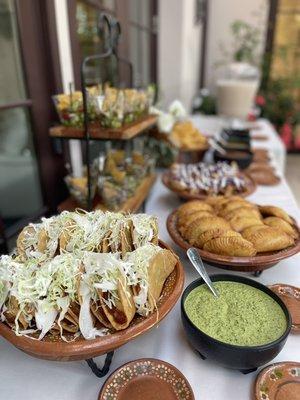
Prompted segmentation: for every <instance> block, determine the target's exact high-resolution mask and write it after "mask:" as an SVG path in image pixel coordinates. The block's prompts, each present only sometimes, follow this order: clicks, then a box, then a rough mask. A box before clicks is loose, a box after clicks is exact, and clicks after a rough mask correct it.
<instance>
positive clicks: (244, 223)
mask: <svg viewBox="0 0 300 400" xmlns="http://www.w3.org/2000/svg"><path fill="white" fill-rule="evenodd" d="M230 225H231V227H232V228H233V229H234V230H235V231H237V232H242V231H243V230H244V229H246V228H248V227H249V226H252V225H263V222H262V221H261V220H260V219H259V218H257V217H253V216H252V217H251V216H250V217H239V216H236V217H234V218H232V219H231V220H230Z"/></svg>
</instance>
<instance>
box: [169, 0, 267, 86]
mask: <svg viewBox="0 0 300 400" xmlns="http://www.w3.org/2000/svg"><path fill="white" fill-rule="evenodd" d="M163 1H164V0H163ZM208 4H209V20H208V32H207V40H208V42H207V54H206V69H205V77H206V79H205V83H206V86H207V87H209V88H210V89H213V86H214V85H213V83H214V79H215V74H216V67H215V63H217V62H219V61H220V59H222V51H221V46H223V47H226V48H228V49H230V48H231V44H232V37H231V34H230V24H231V23H232V22H233V21H234V20H236V19H242V20H244V21H246V22H248V23H251V24H253V25H255V26H259V27H261V29H262V33H261V49H260V50H261V51H262V50H263V47H264V43H265V34H266V27H267V19H268V12H269V0H208Z"/></svg>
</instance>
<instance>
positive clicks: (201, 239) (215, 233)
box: [194, 229, 241, 249]
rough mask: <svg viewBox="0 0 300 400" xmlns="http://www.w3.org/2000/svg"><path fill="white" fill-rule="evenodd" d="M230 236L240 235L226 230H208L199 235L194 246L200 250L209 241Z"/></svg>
mask: <svg viewBox="0 0 300 400" xmlns="http://www.w3.org/2000/svg"><path fill="white" fill-rule="evenodd" d="M231 236H239V237H241V235H240V234H239V233H238V232H235V231H232V230H226V229H210V230H208V231H206V232H203V233H201V235H199V236H198V238H197V239H196V240H195V242H194V246H196V247H199V248H200V249H202V247H203V246H204V244H205V243H206V242H208V241H209V240H211V239H215V238H218V237H231Z"/></svg>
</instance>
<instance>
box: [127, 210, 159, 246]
mask: <svg viewBox="0 0 300 400" xmlns="http://www.w3.org/2000/svg"><path fill="white" fill-rule="evenodd" d="M131 220H132V223H133V228H134V229H133V244H134V246H135V248H138V247H141V246H144V245H146V244H147V243H150V242H151V240H152V239H153V237H154V233H155V231H157V221H156V218H155V217H152V216H151V215H147V214H134V215H132V216H131Z"/></svg>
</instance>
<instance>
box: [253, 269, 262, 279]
mask: <svg viewBox="0 0 300 400" xmlns="http://www.w3.org/2000/svg"><path fill="white" fill-rule="evenodd" d="M262 273H263V272H262V271H255V272H253V276H255V278H258V277H259V276H261V274H262Z"/></svg>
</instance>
